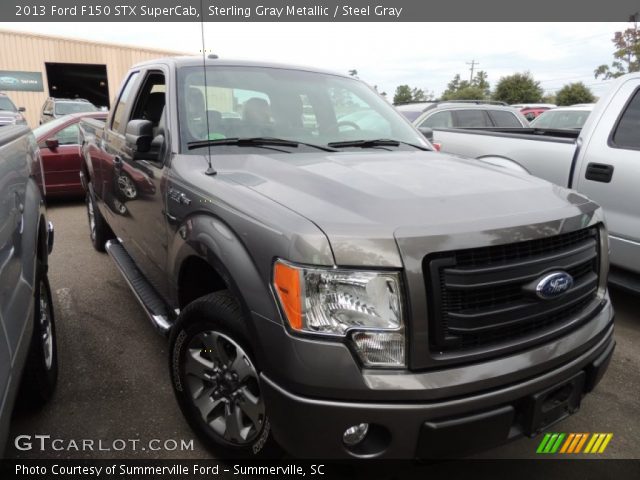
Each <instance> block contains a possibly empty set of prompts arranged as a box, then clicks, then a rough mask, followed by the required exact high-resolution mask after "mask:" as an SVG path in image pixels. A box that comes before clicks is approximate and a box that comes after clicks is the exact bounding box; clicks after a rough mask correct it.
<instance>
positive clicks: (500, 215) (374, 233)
mask: <svg viewBox="0 0 640 480" xmlns="http://www.w3.org/2000/svg"><path fill="white" fill-rule="evenodd" d="M225 157H226V156H225ZM229 157H233V159H231V158H229ZM238 158H239V157H238V156H237V155H233V156H231V155H230V156H228V157H227V158H225V159H224V161H222V162H221V163H218V161H219V160H222V159H221V158H220V157H218V156H216V157H214V161H215V162H216V164H217V165H220V166H223V168H224V167H226V166H227V165H228V166H229V167H230V168H229V169H226V168H224V170H221V171H220V173H221V174H222V175H224V176H225V177H229V179H230V180H233V181H234V182H237V183H240V184H242V185H244V186H246V187H247V188H250V189H252V190H254V191H256V192H258V193H260V194H261V195H264V196H265V197H268V198H269V199H271V200H273V201H275V202H277V203H279V204H281V205H283V206H285V207H287V208H289V209H291V210H293V211H295V212H297V213H299V214H300V215H303V216H304V217H306V218H307V219H309V220H310V221H312V222H313V223H314V224H316V225H317V226H318V227H319V228H320V229H321V230H322V231H323V232H324V233H325V234H326V236H327V237H328V239H329V242H330V244H331V248H332V250H333V253H334V256H335V260H336V263H337V264H339V265H369V266H375V265H381V266H398V267H399V266H402V259H401V258H400V255H399V251H398V247H399V245H400V249H401V250H402V246H401V243H402V242H403V241H405V240H406V239H407V238H412V239H418V241H420V240H419V239H420V238H424V237H430V238H433V237H442V236H443V235H445V236H446V235H451V234H454V233H456V234H462V233H464V232H473V233H477V232H484V231H489V230H494V229H500V228H512V227H518V226H528V225H532V224H538V223H542V222H548V221H552V220H561V219H565V218H568V217H572V216H576V215H580V214H584V213H588V212H592V211H593V210H594V209H595V208H597V207H595V206H594V205H593V204H591V203H590V202H589V201H588V200H587V199H586V198H585V197H583V196H581V195H578V194H576V193H574V192H572V191H569V190H567V189H564V188H561V187H558V186H555V185H552V184H550V183H548V182H546V181H544V180H541V179H538V178H536V177H533V176H529V175H523V174H520V173H517V172H512V171H509V170H507V169H504V168H501V167H495V166H492V165H488V164H485V163H483V162H481V161H477V160H469V159H464V158H461V157H455V156H448V155H444V154H441V153H432V152H422V151H398V152H380V151H370V150H369V151H362V152H344V153H339V154H332V153H317V154H316V153H309V154H305V155H295V154H287V155H248V156H245V157H243V159H242V160H241V161H240V162H238ZM587 204H589V205H592V207H591V208H585V207H584V205H587ZM522 235H523V232H522V231H520V232H517V235H516V237H517V238H519V239H523V238H522ZM539 235H540V233H538V236H539ZM504 240H505V239H503V242H504ZM506 240H508V239H506ZM484 242H485V243H486V242H487V240H486V239H485V240H484ZM413 243H415V242H413ZM424 246H425V249H427V245H426V244H425V245H424ZM442 247H443V244H442V242H440V244H439V245H437V246H434V245H432V246H431V247H430V248H439V249H442ZM424 253H427V252H426V251H425V252H424Z"/></svg>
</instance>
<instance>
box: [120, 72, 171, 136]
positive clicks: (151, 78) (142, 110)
mask: <svg viewBox="0 0 640 480" xmlns="http://www.w3.org/2000/svg"><path fill="white" fill-rule="evenodd" d="M165 89H166V87H165V81H164V74H163V73H162V72H157V71H152V72H149V73H148V74H147V77H146V78H145V79H144V82H143V83H142V86H141V87H140V89H139V90H138V96H137V97H136V103H135V107H134V109H133V112H131V115H130V116H129V119H128V120H138V119H140V120H149V121H150V122H151V123H153V127H154V128H157V127H159V126H160V122H161V120H162V116H163V114H164V106H165Z"/></svg>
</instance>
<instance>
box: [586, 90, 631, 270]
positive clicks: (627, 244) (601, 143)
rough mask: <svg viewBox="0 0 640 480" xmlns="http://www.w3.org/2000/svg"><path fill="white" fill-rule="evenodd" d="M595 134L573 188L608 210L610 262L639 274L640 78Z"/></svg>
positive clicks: (610, 108)
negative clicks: (639, 81) (639, 82)
mask: <svg viewBox="0 0 640 480" xmlns="http://www.w3.org/2000/svg"><path fill="white" fill-rule="evenodd" d="M619 112H622V113H619ZM593 132H594V133H593V135H592V136H591V139H590V140H589V143H588V145H586V148H585V151H584V154H583V156H582V162H581V164H580V172H579V174H578V176H577V185H576V182H575V181H574V188H576V187H577V189H578V191H580V192H581V193H584V194H585V195H587V196H588V197H590V198H591V199H593V200H594V201H596V202H597V203H599V204H600V205H601V206H602V207H603V208H604V212H605V217H606V220H607V226H608V228H609V233H610V241H611V262H612V263H613V264H616V265H619V266H621V267H624V268H625V269H628V270H631V271H633V272H636V273H640V219H639V217H640V209H639V206H640V87H638V79H637V78H635V79H630V80H628V81H627V82H626V83H623V84H622V85H621V87H620V90H619V91H618V94H617V95H615V96H614V97H613V98H612V100H611V103H610V104H609V106H608V107H607V109H606V110H605V111H604V113H603V115H602V117H601V119H600V121H599V123H598V126H597V127H596V128H595V130H594V131H593Z"/></svg>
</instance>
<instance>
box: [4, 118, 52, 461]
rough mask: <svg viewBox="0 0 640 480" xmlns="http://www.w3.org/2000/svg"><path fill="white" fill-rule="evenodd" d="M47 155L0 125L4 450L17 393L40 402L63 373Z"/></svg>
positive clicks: (28, 402)
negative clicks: (51, 271) (52, 282)
mask: <svg viewBox="0 0 640 480" xmlns="http://www.w3.org/2000/svg"><path fill="white" fill-rule="evenodd" d="M43 189H44V184H43V175H42V166H41V161H40V153H39V151H38V147H37V145H36V142H35V139H34V137H33V134H32V133H31V131H30V130H29V129H28V128H27V127H24V126H9V127H4V128H2V129H0V324H1V327H2V328H0V395H2V399H3V400H2V402H0V452H2V451H4V446H5V443H6V440H7V435H8V431H9V421H10V419H11V413H12V411H13V408H14V405H15V404H16V398H17V397H18V396H19V398H20V400H19V403H20V404H21V405H22V406H31V407H34V406H40V405H42V404H43V403H44V402H46V401H47V400H48V399H49V398H50V397H51V395H52V394H53V391H54V388H55V385H56V381H57V372H58V363H57V343H56V336H55V333H56V329H55V321H54V315H53V303H52V298H51V289H50V287H49V281H48V279H47V265H48V258H49V254H50V253H51V249H52V247H53V225H52V224H51V223H50V222H48V221H47V214H46V211H45V207H44V191H43Z"/></svg>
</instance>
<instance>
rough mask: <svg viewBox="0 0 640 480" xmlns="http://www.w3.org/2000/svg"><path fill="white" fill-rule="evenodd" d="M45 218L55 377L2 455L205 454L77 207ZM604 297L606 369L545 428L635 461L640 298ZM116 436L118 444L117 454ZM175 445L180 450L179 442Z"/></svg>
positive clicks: (639, 427) (497, 452)
mask: <svg viewBox="0 0 640 480" xmlns="http://www.w3.org/2000/svg"><path fill="white" fill-rule="evenodd" d="M49 217H50V219H51V220H52V221H53V222H54V224H55V227H56V239H55V247H54V251H53V254H52V256H51V258H50V282H51V288H52V292H53V295H54V297H55V298H54V305H55V311H56V325H57V334H58V348H59V352H58V353H59V363H60V376H59V383H58V388H57V391H56V393H55V396H54V398H53V399H52V401H51V402H50V403H49V404H48V405H47V406H46V407H45V408H44V409H42V410H41V411H39V412H36V413H27V412H19V413H16V415H15V416H14V419H13V421H12V425H11V432H10V436H9V440H8V441H7V449H6V451H5V456H6V457H8V458H25V459H27V458H141V459H153V458H174V459H175V458H182V459H201V458H211V456H212V454H211V453H210V452H209V451H208V450H206V449H205V448H204V446H203V445H202V444H201V443H199V441H198V440H197V439H196V438H195V437H194V435H193V434H192V432H191V430H190V429H189V427H188V426H187V423H186V421H185V420H184V419H183V417H182V414H181V413H180V411H179V409H178V406H177V404H176V401H175V400H174V397H173V392H172V390H171V385H170V382H169V374H168V366H167V363H168V360H167V350H168V344H167V341H166V340H165V339H164V338H163V337H161V336H160V335H158V334H157V332H156V331H155V330H154V328H153V327H152V325H151V323H150V322H149V320H148V319H147V317H146V316H145V314H144V313H143V311H142V308H141V307H140V306H139V305H138V303H137V301H136V300H135V298H134V296H133V294H132V293H131V291H130V290H129V288H128V286H127V285H126V283H125V282H124V281H123V279H122V277H121V276H120V273H119V272H118V271H117V269H116V267H115V266H114V265H113V264H112V262H111V260H110V258H109V257H108V256H107V255H106V254H100V253H98V252H96V251H94V250H93V248H92V247H91V243H90V241H89V237H88V227H87V218H86V213H85V208H84V204H83V203H81V202H57V203H54V204H52V205H50V207H49ZM611 294H612V298H613V302H614V306H615V309H616V320H617V324H616V339H617V348H616V351H615V354H614V357H613V360H612V362H611V365H610V367H609V370H608V372H607V374H606V375H605V377H604V379H603V380H602V382H601V383H600V384H599V386H598V387H597V389H596V391H595V392H594V393H592V394H591V395H589V396H588V397H587V398H586V399H585V400H584V401H583V403H582V407H581V410H580V412H579V413H578V414H576V415H574V416H572V417H571V418H569V419H567V420H565V421H564V422H562V423H560V424H558V425H556V426H554V427H552V429H551V431H554V432H592V433H593V432H611V433H613V435H614V436H613V439H612V441H611V442H610V444H609V446H608V448H607V450H606V452H605V453H604V454H602V455H599V457H600V458H603V457H605V458H635V459H639V458H640V442H638V441H637V440H638V437H639V436H640V311H639V308H638V307H639V305H640V299H639V298H638V297H634V296H633V295H630V294H628V293H625V292H622V291H618V290H613V291H612V293H611ZM19 435H32V436H33V435H50V436H51V439H61V440H62V442H58V443H57V444H56V447H61V446H66V447H68V446H69V445H70V444H71V448H70V449H68V448H65V449H63V450H54V449H52V448H50V447H51V444H50V443H47V445H46V446H47V447H49V448H47V449H45V451H41V450H40V448H39V447H40V445H39V442H35V441H34V442H33V448H32V449H29V450H20V449H17V448H16V446H15V440H14V439H15V438H16V437H17V436H19ZM82 440H89V441H93V442H94V443H93V450H91V449H89V450H87V449H85V451H82V444H81V442H82ZM100 440H101V441H102V443H99V441H100ZM131 440H134V442H131ZM135 440H138V441H137V442H135ZM156 440H158V441H156ZM122 441H124V442H125V443H126V447H125V448H124V449H122V450H120V447H122V445H123V442H122ZM165 441H168V443H165ZM191 441H192V442H191ZM74 442H75V444H76V445H77V449H76V448H74V447H73V443H74ZM181 442H184V443H185V444H186V448H187V449H185V450H182V449H181V448H180V446H179V445H180V443H181ZM539 442H540V437H539V438H536V439H527V438H525V439H520V440H518V441H515V442H513V443H510V444H508V445H504V446H502V447H499V448H495V449H493V450H490V451H487V452H484V453H483V454H481V455H478V456H477V457H476V458H483V459H489V458H502V459H508V458H536V454H535V450H536V448H537V445H538V443H539ZM190 443H191V444H192V448H189V444H190ZM176 444H177V445H178V447H177V449H176V448H174V447H175V446H176ZM86 445H89V444H87V443H85V446H86ZM134 445H135V448H134ZM163 445H164V446H166V447H167V448H162V447H163ZM22 447H23V448H24V444H23V445H22ZM99 448H101V449H99ZM107 448H109V449H110V450H106V449H107ZM156 448H159V449H158V450H156ZM577 457H579V458H593V456H591V457H589V456H588V455H578V456H577ZM537 458H540V457H539V456H537Z"/></svg>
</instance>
